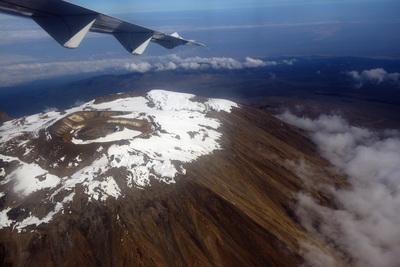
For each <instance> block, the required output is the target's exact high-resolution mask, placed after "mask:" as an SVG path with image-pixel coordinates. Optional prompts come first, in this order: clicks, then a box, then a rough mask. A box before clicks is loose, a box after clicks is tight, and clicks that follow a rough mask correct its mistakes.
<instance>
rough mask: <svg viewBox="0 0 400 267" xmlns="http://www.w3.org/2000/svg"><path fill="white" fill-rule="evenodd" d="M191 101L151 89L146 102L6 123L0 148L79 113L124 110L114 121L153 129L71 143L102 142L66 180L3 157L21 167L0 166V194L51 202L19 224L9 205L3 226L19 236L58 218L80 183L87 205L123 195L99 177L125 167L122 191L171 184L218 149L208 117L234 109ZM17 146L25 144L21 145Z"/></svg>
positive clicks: (216, 124) (132, 100) (90, 106)
mask: <svg viewBox="0 0 400 267" xmlns="http://www.w3.org/2000/svg"><path fill="white" fill-rule="evenodd" d="M194 97H195V96H194V95H191V94H183V93H175V92H169V91H163V90H152V91H150V92H148V93H147V95H146V96H145V97H128V98H120V99H116V100H114V101H111V102H105V103H101V104H94V103H95V102H94V101H90V102H88V103H85V104H83V105H80V106H78V107H74V108H71V109H69V110H66V111H65V112H64V113H60V112H56V111H51V112H48V113H41V114H36V115H32V116H28V117H25V118H21V119H17V120H12V121H8V122H6V123H4V124H3V125H2V126H1V127H0V146H1V145H4V143H5V142H7V141H10V140H12V139H13V138H17V137H19V136H22V135H23V134H26V133H28V134H29V136H32V138H34V137H35V136H38V133H39V131H40V130H42V129H46V128H48V127H49V126H51V125H53V124H54V123H55V122H56V121H58V120H60V119H62V118H64V117H65V116H68V115H69V114H72V113H75V112H78V111H84V110H96V111H97V110H98V111H122V112H126V114H124V115H120V116H115V118H125V119H146V118H148V119H150V120H151V121H152V122H153V124H154V125H155V126H156V127H154V131H153V132H152V134H151V136H150V137H148V138H141V136H140V134H141V133H140V132H138V131H134V130H130V129H127V128H124V129H122V130H121V131H118V132H114V133H111V134H109V135H107V136H104V137H101V138H98V139H93V140H80V139H76V138H73V139H72V143H73V144H74V145H76V146H79V145H84V144H93V143H95V144H99V148H98V149H97V152H99V155H100V156H99V157H98V158H97V159H95V160H94V161H93V162H92V163H91V164H90V165H88V166H85V167H82V168H79V164H80V162H81V161H82V159H80V158H79V157H78V158H77V159H75V160H74V162H70V166H75V167H76V166H78V168H77V171H76V172H75V173H74V174H72V175H69V176H67V177H58V176H56V175H54V174H50V173H49V171H48V170H45V169H43V168H42V167H40V166H39V165H38V164H35V163H27V162H23V161H21V160H20V159H18V158H16V157H10V156H7V155H1V154H0V160H1V161H3V162H12V161H17V162H18V163H19V164H18V167H17V168H16V169H15V170H13V171H12V172H10V173H7V172H6V170H5V169H3V168H1V169H0V178H2V179H1V182H0V189H3V188H12V190H13V192H14V193H17V194H18V195H19V197H20V198H21V199H23V198H25V197H27V196H29V195H30V194H32V193H34V192H37V191H40V190H47V191H48V193H47V194H43V195H44V196H45V197H44V198H45V199H42V200H41V201H43V202H46V203H51V204H52V205H53V207H54V208H53V210H50V211H49V212H48V214H47V215H46V216H44V217H42V218H38V217H36V216H35V215H33V214H30V215H29V216H28V217H26V218H24V219H23V220H22V221H13V220H11V219H10V218H9V216H8V215H7V213H8V212H9V211H10V210H11V209H12V208H14V206H12V205H9V206H6V207H4V208H3V210H1V211H0V229H2V228H5V227H13V229H16V230H18V231H23V230H24V229H25V228H26V227H28V226H37V225H40V224H42V223H49V222H50V221H51V220H52V218H53V217H54V216H55V215H56V214H59V213H60V212H61V213H64V209H66V208H67V206H68V203H70V202H72V201H73V198H74V194H75V192H74V190H75V188H76V187H77V186H83V187H84V188H85V194H86V195H87V196H88V198H89V200H90V201H106V200H107V199H108V198H109V197H111V198H114V199H118V198H120V197H121V196H122V195H123V193H122V190H121V188H120V186H119V185H118V183H117V182H116V181H115V179H114V177H112V176H109V175H107V176H104V175H103V176H102V174H104V173H106V172H107V171H108V170H110V169H112V168H123V169H125V170H126V173H127V174H128V175H127V176H126V178H125V183H126V187H127V188H131V189H133V188H139V189H145V188H146V187H149V186H151V182H150V181H151V179H155V180H157V181H160V182H164V183H166V184H170V183H175V182H176V181H175V178H176V176H177V175H178V174H180V175H185V174H186V170H185V168H184V164H187V163H190V162H193V161H195V160H196V159H197V158H199V157H200V156H204V155H208V154H210V153H212V152H213V151H215V150H219V149H221V146H220V144H219V139H220V138H221V136H222V134H221V133H220V132H219V131H218V129H219V128H220V126H221V122H220V121H218V120H217V119H216V118H213V117H212V116H210V112H228V113H229V112H231V110H232V108H234V107H238V105H237V104H235V103H233V102H231V101H227V100H220V99H208V100H206V101H203V102H200V101H196V100H194V99H195V98H194ZM193 133H195V134H193ZM50 139H51V136H50V137H49V140H50ZM121 140H124V142H123V144H121V143H118V142H116V141H121ZM104 143H112V145H111V146H109V147H108V149H103V147H102V146H100V144H104ZM20 146H24V144H22V143H21V145H20ZM25 149H26V150H27V152H26V153H29V151H28V150H29V148H28V147H27V148H25ZM60 161H64V159H62V160H61V159H60ZM52 166H55V167H57V166H58V163H57V162H53V163H52ZM39 178H40V179H39ZM9 190H10V189H9ZM3 191H4V190H3ZM7 193H8V192H1V191H0V197H7ZM59 194H62V195H63V196H65V195H67V197H64V198H63V199H62V200H61V201H58V202H56V201H55V199H60V197H58V198H57V196H58V195H59Z"/></svg>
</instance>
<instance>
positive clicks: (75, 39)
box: [32, 15, 97, 48]
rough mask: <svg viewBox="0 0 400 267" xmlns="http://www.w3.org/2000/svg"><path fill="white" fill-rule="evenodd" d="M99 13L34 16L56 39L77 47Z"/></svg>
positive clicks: (64, 44)
mask: <svg viewBox="0 0 400 267" xmlns="http://www.w3.org/2000/svg"><path fill="white" fill-rule="evenodd" d="M96 17H97V15H77V16H52V15H47V16H32V19H33V20H34V21H35V22H36V23H37V24H39V26H40V27H42V28H43V29H44V30H45V31H46V32H47V33H48V34H49V35H50V36H51V37H53V39H54V40H56V41H57V42H58V43H59V44H61V45H62V46H64V47H67V48H77V47H78V46H79V45H80V43H81V42H82V40H83V38H85V36H86V34H87V33H88V32H89V30H90V28H91V27H92V26H93V24H94V23H95V21H96Z"/></svg>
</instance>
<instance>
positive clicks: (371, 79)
mask: <svg viewBox="0 0 400 267" xmlns="http://www.w3.org/2000/svg"><path fill="white" fill-rule="evenodd" d="M347 75H349V76H350V77H351V78H352V79H353V80H354V81H355V82H356V86H357V87H358V88H361V87H363V86H364V85H365V84H378V85H379V84H381V83H383V82H391V83H395V84H397V85H399V84H400V73H397V72H394V73H389V72H387V71H386V70H385V69H382V68H376V69H370V70H364V71H361V72H359V71H355V70H353V71H350V72H348V73H347Z"/></svg>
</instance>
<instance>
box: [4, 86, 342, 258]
mask: <svg viewBox="0 0 400 267" xmlns="http://www.w3.org/2000/svg"><path fill="white" fill-rule="evenodd" d="M0 133H1V136H0V143H1V146H0V197H1V199H0V263H1V264H2V266H297V265H301V264H303V251H302V247H303V244H308V245H309V246H315V247H318V248H319V249H321V250H322V251H324V252H325V253H328V254H331V255H332V256H333V257H337V255H335V252H334V251H330V249H329V248H328V247H327V246H326V245H325V244H323V243H321V242H320V241H318V240H316V239H314V238H313V237H312V235H310V234H309V233H307V232H306V231H305V230H304V228H302V227H301V226H300V224H299V222H298V220H297V218H296V213H295V210H296V194H297V193H298V192H299V191H305V192H307V193H309V194H311V195H313V196H314V197H315V198H316V199H319V201H321V202H324V203H329V200H328V199H329V198H328V196H326V195H323V194H321V193H320V192H319V191H318V184H320V183H328V184H329V183H330V184H336V185H338V186H343V185H344V182H343V180H342V179H341V178H340V177H338V176H336V175H334V174H332V173H330V172H329V171H328V169H329V168H328V167H329V164H328V163H327V162H326V161H325V160H323V159H322V158H321V157H320V156H318V154H317V152H316V149H315V147H314V145H313V144H312V143H311V142H310V141H309V140H308V139H307V138H305V137H304V136H303V135H302V133H301V132H300V131H298V130H296V129H295V128H292V127H291V126H288V125H286V124H284V123H283V122H281V121H279V120H277V119H275V118H274V117H272V116H270V115H268V114H267V113H265V112H262V111H259V110H256V109H252V108H248V107H244V106H238V105H236V104H235V103H232V102H229V101H225V100H217V99H202V98H198V97H195V96H193V95H188V94H178V93H173V92H167V91H161V90H153V91H150V92H149V93H147V94H146V95H145V96H133V95H129V94H119V95H113V96H109V97H104V98H101V99H98V100H96V101H92V102H89V103H86V104H83V105H81V106H79V107H75V108H72V109H70V110H66V111H63V112H55V111H53V112H49V113H42V114H37V115H33V116H30V117H24V118H21V119H17V120H12V121H8V122H6V123H4V124H3V126H1V127H0ZM300 161H301V162H305V163H306V164H307V166H309V168H313V171H314V173H319V174H320V175H318V177H311V179H314V181H312V182H310V181H309V182H307V183H305V182H304V181H303V180H302V174H301V173H299V172H298V168H293V166H294V165H295V164H300Z"/></svg>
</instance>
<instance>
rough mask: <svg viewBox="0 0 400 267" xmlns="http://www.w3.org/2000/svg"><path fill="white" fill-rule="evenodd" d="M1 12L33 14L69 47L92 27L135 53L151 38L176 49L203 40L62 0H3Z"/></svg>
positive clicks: (146, 45) (37, 20) (21, 14)
mask: <svg viewBox="0 0 400 267" xmlns="http://www.w3.org/2000/svg"><path fill="white" fill-rule="evenodd" d="M0 12H3V13H7V14H12V15H18V16H25V17H31V18H32V19H33V20H34V21H35V22H36V23H37V24H38V25H39V26H40V27H42V28H43V29H44V30H45V31H46V32H47V33H48V34H49V35H50V36H51V37H53V39H55V40H56V41H57V42H58V43H59V44H61V45H62V46H64V47H66V48H77V47H79V45H80V43H81V42H82V40H83V39H84V38H85V36H86V35H87V33H88V32H89V31H92V32H98V33H106V34H112V35H114V37H115V38H116V39H117V40H118V41H119V42H120V43H121V45H122V46H123V47H124V48H125V49H126V50H127V51H128V52H129V53H132V54H134V55H141V54H143V52H144V51H145V50H146V48H147V47H148V45H149V44H150V42H153V43H157V44H159V45H161V46H162V47H164V48H167V49H172V48H175V47H177V46H180V45H198V46H204V45H203V44H201V43H198V42H195V41H193V40H186V39H183V38H182V37H181V36H179V34H177V33H173V34H171V35H168V34H165V33H162V32H158V31H155V30H151V29H148V28H145V27H142V26H139V25H135V24H132V23H129V22H125V21H122V20H120V19H117V18H114V17H111V16H107V15H104V14H101V13H98V12H95V11H92V10H89V9H86V8H83V7H80V6H77V5H74V4H71V3H69V2H65V1H62V0H34V1H26V0H0Z"/></svg>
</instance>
